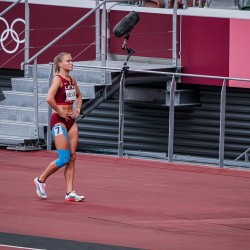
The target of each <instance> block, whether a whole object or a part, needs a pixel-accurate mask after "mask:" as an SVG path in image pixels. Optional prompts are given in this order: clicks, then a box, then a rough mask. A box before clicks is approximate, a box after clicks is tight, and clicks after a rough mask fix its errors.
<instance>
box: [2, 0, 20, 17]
mask: <svg viewBox="0 0 250 250" xmlns="http://www.w3.org/2000/svg"><path fill="white" fill-rule="evenodd" d="M21 1H22V0H17V1H16V2H14V3H13V4H11V5H10V6H9V7H8V8H7V9H5V10H4V11H2V12H1V13H0V17H1V16H3V15H4V14H6V13H7V12H8V11H9V10H11V9H12V8H13V7H15V6H16V5H17V4H19V3H20V2H21Z"/></svg>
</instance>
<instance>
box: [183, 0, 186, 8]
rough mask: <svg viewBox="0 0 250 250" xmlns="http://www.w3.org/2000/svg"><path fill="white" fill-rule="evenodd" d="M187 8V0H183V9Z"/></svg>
mask: <svg viewBox="0 0 250 250" xmlns="http://www.w3.org/2000/svg"><path fill="white" fill-rule="evenodd" d="M186 8H187V0H184V1H183V9H186Z"/></svg>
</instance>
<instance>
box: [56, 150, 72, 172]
mask: <svg viewBox="0 0 250 250" xmlns="http://www.w3.org/2000/svg"><path fill="white" fill-rule="evenodd" d="M57 152H58V156H59V158H58V159H57V160H56V166H57V167H59V168H61V167H63V166H64V165H65V164H67V163H68V162H69V160H70V150H69V149H66V150H63V149H58V150H57Z"/></svg>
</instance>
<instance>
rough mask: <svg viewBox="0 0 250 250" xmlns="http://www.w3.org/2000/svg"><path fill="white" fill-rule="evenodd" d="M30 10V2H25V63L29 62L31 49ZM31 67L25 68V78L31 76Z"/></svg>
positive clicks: (26, 66) (26, 0)
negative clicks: (29, 70)
mask: <svg viewBox="0 0 250 250" xmlns="http://www.w3.org/2000/svg"><path fill="white" fill-rule="evenodd" d="M29 32H30V9H29V3H28V0H25V43H24V61H25V62H27V61H28V60H29V47H30V34H29ZM28 69H29V65H28V64H26V65H25V66H24V76H25V77H28V76H29V72H28Z"/></svg>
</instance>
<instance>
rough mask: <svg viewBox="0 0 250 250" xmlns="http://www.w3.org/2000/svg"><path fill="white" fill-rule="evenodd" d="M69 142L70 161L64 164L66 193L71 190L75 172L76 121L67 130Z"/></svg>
mask: <svg viewBox="0 0 250 250" xmlns="http://www.w3.org/2000/svg"><path fill="white" fill-rule="evenodd" d="M68 136H69V142H70V161H69V163H68V164H67V165H66V166H65V170H64V177H65V181H66V193H70V192H71V191H73V181H74V174H75V159H76V149H77V144H78V128H77V125H76V123H75V124H74V125H73V126H72V127H71V128H70V130H69V131H68Z"/></svg>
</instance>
